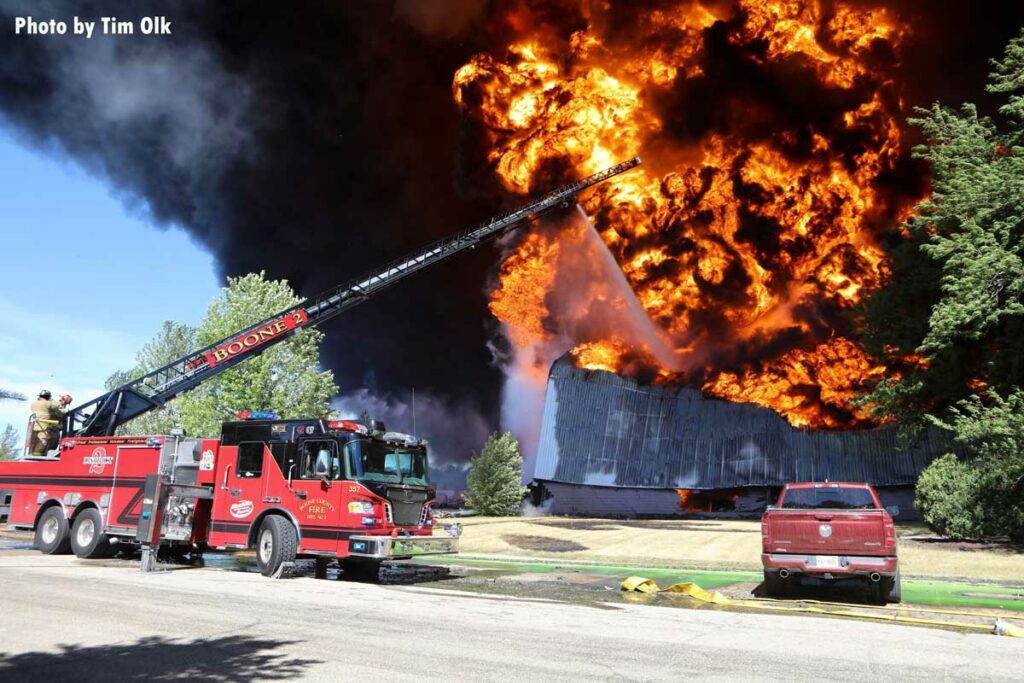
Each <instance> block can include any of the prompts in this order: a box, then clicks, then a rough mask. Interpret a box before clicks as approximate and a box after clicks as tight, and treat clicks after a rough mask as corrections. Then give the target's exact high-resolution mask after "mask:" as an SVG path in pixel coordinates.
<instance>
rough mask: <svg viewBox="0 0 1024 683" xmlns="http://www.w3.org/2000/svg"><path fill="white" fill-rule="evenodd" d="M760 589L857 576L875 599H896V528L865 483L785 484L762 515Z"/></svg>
mask: <svg viewBox="0 0 1024 683" xmlns="http://www.w3.org/2000/svg"><path fill="white" fill-rule="evenodd" d="M761 537H762V555H761V562H762V565H763V566H764V577H765V590H766V592H767V593H768V594H770V595H784V594H786V593H788V592H789V590H790V589H791V588H793V587H795V585H796V584H798V583H801V582H804V581H808V582H814V583H826V584H827V583H835V582H852V581H857V582H861V583H864V584H867V585H868V586H870V587H871V588H872V590H873V592H874V594H875V598H876V600H878V601H879V602H899V600H900V579H899V566H898V561H897V557H896V530H895V526H894V525H893V521H892V517H891V516H890V515H889V512H888V511H886V510H885V509H883V508H882V506H881V503H880V502H879V500H878V495H877V494H876V493H875V491H874V490H873V489H872V488H871V487H870V486H868V485H867V484H852V483H842V484H838V483H827V482H826V483H816V482H808V483H802V484H789V485H788V486H786V487H785V488H784V489H783V491H782V493H781V494H780V495H779V499H778V501H777V502H776V505H774V506H772V507H769V508H768V510H767V511H766V512H765V513H764V516H763V517H762V518H761Z"/></svg>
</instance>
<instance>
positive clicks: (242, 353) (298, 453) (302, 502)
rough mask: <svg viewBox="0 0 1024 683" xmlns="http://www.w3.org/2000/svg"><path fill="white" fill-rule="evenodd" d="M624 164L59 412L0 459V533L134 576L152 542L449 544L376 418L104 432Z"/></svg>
mask: <svg viewBox="0 0 1024 683" xmlns="http://www.w3.org/2000/svg"><path fill="white" fill-rule="evenodd" d="M639 164H640V159H639V157H635V158H633V159H629V160H627V161H624V162H622V163H620V164H617V165H615V166H612V167H611V168H608V169H605V170H603V171H601V172H599V173H596V174H594V175H592V176H589V177H587V178H583V179H581V180H577V181H575V182H573V183H570V184H568V185H565V186H563V187H560V188H557V189H555V190H552V191H550V192H548V193H546V194H544V195H542V196H541V197H539V198H536V199H535V200H533V201H531V202H529V203H527V204H525V205H523V206H520V207H518V208H515V209H512V210H510V211H506V212H505V213H502V214H499V215H497V216H494V217H493V218H491V219H489V220H487V221H485V222H483V223H481V224H479V225H477V226H475V227H472V228H470V229H468V230H464V231H462V232H460V233H456V234H454V235H452V236H450V237H446V238H445V239H442V240H440V241H438V242H435V243H434V244H431V245H428V246H426V247H423V248H421V249H419V250H417V251H415V252H413V253H411V254H408V255H406V256H405V257H403V258H401V259H398V260H396V261H392V262H391V263H389V264H386V265H385V266H383V267H381V268H378V269H376V270H374V271H371V272H369V273H366V274H364V275H362V276H361V277H357V278H355V279H353V280H350V281H349V282H346V283H344V284H342V285H340V286H339V287H337V288H335V289H333V290H330V291H328V292H324V293H322V294H321V295H319V296H317V297H315V298H314V299H312V300H311V301H305V302H303V303H302V304H300V305H299V306H296V307H293V308H290V309H288V310H285V311H280V312H278V313H277V314H276V315H274V316H271V317H269V318H267V319H266V320H262V321H260V322H257V323H255V324H253V325H250V326H249V327H247V328H245V329H243V330H239V331H238V332H236V333H234V334H232V335H231V336H229V337H226V338H224V339H221V340H219V341H217V342H214V343H212V344H210V345H208V346H206V347H204V348H201V349H197V350H195V351H192V352H190V353H188V354H186V355H185V356H182V357H181V358H178V359H176V360H174V361H172V362H170V363H168V364H167V365H165V366H163V367H161V368H158V369H156V370H153V371H152V372H149V373H148V374H146V375H143V376H142V377H137V378H135V379H133V380H131V381H130V382H128V383H126V384H124V385H123V386H120V387H116V388H114V389H112V390H111V391H108V392H107V393H105V394H103V395H101V396H98V397H96V398H94V399H92V400H90V401H87V402H85V403H83V404H81V405H78V406H76V407H74V408H73V409H72V410H70V411H69V412H68V413H67V414H66V415H65V417H64V420H63V424H62V427H61V439H60V447H59V448H58V449H57V450H56V451H50V454H49V455H48V456H38V457H36V456H29V457H26V458H24V459H22V460H19V461H15V462H3V463H0V528H2V526H3V525H7V526H8V527H11V528H16V529H27V530H33V531H34V532H35V545H36V547H37V548H38V549H39V550H41V551H42V552H44V553H63V552H68V551H69V550H70V551H73V552H74V553H75V554H76V555H78V556H79V557H84V558H94V557H104V556H107V555H109V554H111V553H112V552H113V551H115V550H117V549H118V548H120V547H122V546H123V545H126V544H127V545H130V546H135V545H140V546H141V547H142V551H143V552H142V568H143V569H144V570H147V569H150V568H152V565H153V563H154V561H155V557H156V555H157V551H158V550H160V549H170V550H174V549H179V550H189V551H192V552H197V551H198V552H201V551H202V550H203V549H204V548H205V547H215V548H223V549H228V550H237V549H244V548H254V549H255V550H256V559H257V563H258V564H259V568H260V571H261V572H262V573H263V574H265V575H268V576H279V575H280V573H281V571H282V569H283V568H284V567H285V566H286V565H287V564H288V563H290V562H291V561H293V560H294V559H295V558H296V557H299V556H303V557H314V558H318V557H319V558H339V559H342V560H343V561H346V562H350V563H352V562H363V563H366V564H369V565H371V566H372V565H373V564H375V563H379V562H380V561H382V560H384V559H388V558H407V557H413V556H416V555H425V554H436V553H454V552H457V551H458V525H453V526H452V527H450V533H447V534H445V533H442V534H438V535H434V528H433V526H434V520H433V517H432V515H431V512H430V504H431V502H432V501H433V500H434V487H432V486H431V485H430V480H429V476H428V470H429V468H428V464H427V450H426V446H425V444H424V443H423V442H421V441H419V440H418V439H416V438H415V437H413V436H409V435H406V434H400V433H397V432H388V431H386V430H385V428H384V425H383V424H382V423H380V422H377V421H373V420H371V421H369V423H367V424H363V423H361V422H355V421H350V420H333V421H327V420H319V419H300V420H279V419H277V416H275V415H273V414H269V413H249V414H246V415H244V416H242V417H244V418H245V419H241V420H239V421H234V422H226V423H224V424H223V425H222V429H221V436H220V438H219V439H215V438H202V439H197V438H185V437H184V436H183V435H182V434H181V433H178V434H173V433H172V434H170V435H157V436H116V434H117V431H118V428H119V427H121V426H122V425H124V424H125V423H127V422H129V421H131V420H133V419H134V418H136V417H139V416H140V415H143V414H145V413H147V412H149V411H151V410H155V409H158V408H161V407H162V406H164V405H166V404H167V402H168V401H170V400H172V399H174V398H175V397H176V396H178V395H180V394H182V393H184V392H186V391H189V390H191V389H194V388H195V387H197V386H199V385H200V384H202V383H203V382H205V381H207V380H209V379H212V378H213V377H216V376H217V375H219V374H220V373H222V372H224V371H225V370H228V369H230V368H232V367H234V366H235V365H238V364H239V363H243V362H245V361H246V360H247V359H249V358H252V357H254V356H256V355H259V354H260V353H262V352H264V351H266V350H267V349H268V348H271V347H272V346H274V345H275V344H279V343H281V342H283V341H286V340H287V339H289V338H291V336H292V335H293V334H295V333H296V332H298V331H299V330H302V329H305V328H307V327H313V326H317V325H320V324H322V323H324V322H326V321H327V320H330V319H331V318H334V317H335V316H337V315H340V314H341V313H343V312H345V311H347V310H349V309H351V308H352V307H354V306H357V305H359V304H360V303H362V302H364V301H366V300H367V299H368V298H370V297H371V296H374V295H375V294H377V293H378V292H381V291H383V290H384V289H386V288H388V287H390V286H391V285H393V284H395V283H396V282H399V281H400V280H402V279H404V278H406V277H409V276H411V275H414V274H415V273H417V272H419V271H421V270H424V269H426V268H430V267H433V266H435V265H438V264H440V263H442V262H444V261H446V260H448V259H449V258H452V257H453V256H456V255H457V254H460V253H462V252H465V251H468V250H470V249H473V248H475V247H476V246H478V245H480V244H482V243H484V242H485V241H487V240H490V239H493V238H495V237H497V236H499V235H502V234H504V233H506V232H508V231H510V230H513V229H515V228H518V227H521V226H523V225H528V224H530V223H533V222H535V221H537V220H538V219H540V218H541V217H543V216H546V215H549V214H551V213H553V212H557V211H563V210H565V209H566V208H568V207H571V206H573V205H574V204H575V202H576V198H577V196H578V194H579V193H580V192H581V191H583V190H585V189H587V188H589V187H592V186H594V185H597V184H598V183H601V182H604V181H605V180H607V179H609V178H611V177H613V176H616V175H618V174H620V173H625V172H627V171H629V170H630V169H633V168H635V167H636V166H638V165H639Z"/></svg>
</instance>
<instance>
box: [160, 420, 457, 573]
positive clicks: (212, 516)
mask: <svg viewBox="0 0 1024 683" xmlns="http://www.w3.org/2000/svg"><path fill="white" fill-rule="evenodd" d="M198 469H199V475H198V481H199V482H200V483H202V484H204V485H207V486H210V485H212V486H213V498H212V500H211V501H210V503H209V504H208V507H209V512H207V509H206V508H207V505H206V504H204V505H203V506H202V508H201V514H200V516H199V522H198V524H195V523H193V527H195V528H197V529H199V530H200V531H201V530H202V529H203V528H204V527H205V526H206V524H207V519H208V520H209V526H208V535H207V537H206V538H205V539H203V538H200V537H193V538H192V542H193V543H196V542H206V543H208V544H209V545H211V546H214V547H218V548H227V549H240V548H255V549H256V561H257V564H258V565H259V568H260V571H261V572H262V573H263V574H265V575H268V576H270V575H273V574H275V573H277V572H278V571H279V569H280V568H281V566H282V564H283V563H286V562H290V561H292V560H294V559H295V557H296V555H297V554H298V555H300V556H327V557H337V558H341V559H349V560H352V561H361V562H366V563H375V562H376V563H379V562H380V561H381V560H385V559H400V558H408V557H413V556H416V555H425V554H437V553H454V552H457V551H458V537H457V531H455V530H454V529H453V531H452V533H451V534H450V535H439V536H434V535H433V532H434V519H433V515H432V514H431V510H430V505H431V503H432V502H433V500H434V494H435V489H434V487H433V486H431V485H430V478H429V474H428V472H429V467H428V461H427V448H426V444H424V443H423V442H422V441H420V440H419V439H417V438H416V437H414V436H411V435H408V434H402V433H399V432H388V431H385V428H384V425H383V423H381V422H379V421H377V420H372V421H370V423H369V424H362V423H359V422H354V421H350V420H332V421H322V420H277V419H274V416H273V415H262V414H253V415H252V416H251V417H250V419H247V420H244V421H240V422H228V423H225V424H224V426H223V431H222V436H221V439H220V440H219V441H214V440H206V441H203V442H202V445H201V453H200V457H199V461H198ZM184 505H185V506H186V507H187V505H188V503H187V502H186V503H184ZM167 509H168V510H173V509H174V507H173V506H168V507H167Z"/></svg>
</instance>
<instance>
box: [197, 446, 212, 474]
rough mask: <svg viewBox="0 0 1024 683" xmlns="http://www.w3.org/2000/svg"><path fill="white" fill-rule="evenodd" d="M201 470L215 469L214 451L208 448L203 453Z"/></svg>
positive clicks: (200, 463)
mask: <svg viewBox="0 0 1024 683" xmlns="http://www.w3.org/2000/svg"><path fill="white" fill-rule="evenodd" d="M199 469H201V470H212V469H213V451H212V450H210V449H209V448H207V449H206V450H205V451H203V457H202V458H201V459H200V460H199Z"/></svg>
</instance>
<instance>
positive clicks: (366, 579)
mask: <svg viewBox="0 0 1024 683" xmlns="http://www.w3.org/2000/svg"><path fill="white" fill-rule="evenodd" d="M36 552H37V551H35V550H34V548H33V547H32V540H31V536H30V535H28V534H14V535H11V534H9V533H5V534H4V535H0V553H2V554H4V555H27V554H34V553H36ZM81 562H88V563H89V564H91V565H97V566H108V567H133V568H138V567H139V565H140V556H139V553H138V551H137V550H135V549H128V550H127V551H126V552H123V553H121V554H119V555H118V556H116V557H114V558H111V559H105V560H81ZM325 564H326V573H325V576H323V578H324V579H326V580H328V581H342V582H355V583H373V584H380V585H385V586H387V585H426V586H429V587H431V588H439V589H451V590H456V591H460V592H463V593H477V594H480V595H481V596H485V595H493V596H506V597H513V598H517V599H519V600H527V601H538V602H558V603H567V604H573V605H577V606H584V607H592V608H596V609H602V610H607V609H617V606H618V605H626V604H642V605H654V606H660V607H669V608H676V609H689V610H711V611H751V610H750V608H749V607H744V606H737V605H729V606H723V605H716V604H712V603H707V602H702V601H700V600H697V599H694V598H691V597H689V596H686V595H682V594H672V593H657V594H645V593H636V592H625V591H622V590H621V588H620V582H621V581H622V580H623V579H624V578H626V576H629V575H630V574H631V573H632V574H638V575H647V576H651V577H652V578H655V579H656V580H657V581H658V582H659V583H660V584H661V585H662V586H663V587H665V586H668V585H669V584H671V583H673V582H676V581H695V582H697V583H700V584H701V585H703V586H704V587H705V588H709V589H714V590H718V591H720V592H721V593H722V594H723V595H726V596H727V597H729V598H733V599H739V600H749V599H751V598H757V597H761V596H762V586H761V584H760V581H756V580H751V579H753V578H754V577H756V575H752V574H750V573H745V574H722V575H712V574H708V573H704V574H700V573H697V574H694V573H693V572H687V571H685V570H678V571H676V570H665V569H661V570H649V571H648V572H647V573H646V574H645V570H644V569H642V568H638V567H634V568H625V567H623V568H611V567H596V566H593V567H588V566H572V565H559V564H556V563H544V564H539V563H532V564H527V563H518V564H517V563H514V562H488V561H481V560H464V561H461V562H460V560H459V558H436V559H432V560H420V561H412V560H406V561H398V562H386V563H384V564H382V565H381V568H380V572H379V574H378V575H377V576H368V575H367V574H366V572H365V571H359V570H358V568H355V567H353V568H351V570H349V571H346V567H345V565H344V564H343V563H339V562H337V561H334V560H330V561H327V562H326V563H325ZM158 568H159V570H161V571H175V572H177V571H187V570H190V569H198V568H206V569H219V570H224V571H231V572H244V573H256V572H258V568H257V566H256V559H255V555H254V553H253V552H251V551H248V552H245V551H243V552H235V553H225V552H212V551H208V552H206V553H205V554H203V555H202V556H197V557H187V556H186V557H178V558H171V557H163V558H161V562H160V563H159V565H158ZM316 570H317V566H316V562H315V561H314V560H301V559H300V560H297V561H296V562H295V564H294V566H293V567H291V568H290V570H289V571H288V576H289V577H294V578H299V577H307V578H312V577H314V576H316ZM715 580H717V583H716V582H715ZM1009 592H1010V593H1014V591H1012V590H1011V591H1009ZM1006 597H1007V598H1008V599H1009V600H1010V601H1011V602H1017V603H1018V604H1019V597H1018V596H1017V594H1016V593H1014V594H1013V595H1007V596H1006ZM814 601H821V602H832V603H846V604H847V606H848V607H849V608H851V609H853V610H858V609H861V611H862V612H863V613H864V614H865V615H866V614H871V613H872V611H874V613H875V614H877V610H878V609H880V608H878V607H876V606H873V605H871V596H870V594H869V592H868V591H866V590H864V589H862V588H861V587H859V586H831V587H828V588H823V587H815V586H804V587H801V588H799V589H798V590H796V591H794V593H793V594H792V595H791V596H790V599H789V600H786V601H772V603H770V604H769V605H768V607H767V608H768V609H780V608H781V609H785V606H786V605H791V606H794V607H799V606H802V605H805V604H812V603H814ZM773 605H774V606H773ZM883 609H884V608H883ZM896 609H899V611H900V613H901V614H903V615H910V616H915V615H917V616H926V615H925V614H924V613H918V612H917V611H915V607H914V606H913V605H906V604H904V605H903V606H901V607H900V608H896V607H892V608H891V610H890V611H892V612H893V613H895V610H896ZM918 609H922V608H920V607H919V608H918ZM975 611H978V610H975ZM984 611H985V612H986V613H987V614H990V613H993V612H997V611H998V610H989V609H986V610H984ZM959 614H962V615H963V616H965V617H967V616H969V611H963V610H961V611H960V612H959ZM1008 614H1011V615H1012V613H1008Z"/></svg>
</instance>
